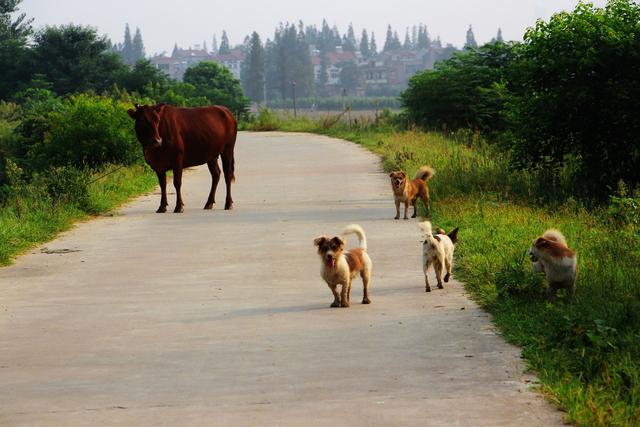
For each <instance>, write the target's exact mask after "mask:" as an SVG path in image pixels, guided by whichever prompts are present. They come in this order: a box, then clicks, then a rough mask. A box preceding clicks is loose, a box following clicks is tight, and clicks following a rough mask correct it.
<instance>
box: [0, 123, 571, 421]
mask: <svg viewBox="0 0 640 427" xmlns="http://www.w3.org/2000/svg"><path fill="white" fill-rule="evenodd" d="M236 158H237V163H236V164H237V177H238V181H237V183H236V185H235V186H234V198H235V202H236V204H235V206H236V209H235V210H233V211H230V212H225V211H223V210H221V206H220V205H221V203H220V202H223V201H224V186H223V185H221V188H219V189H218V199H217V200H218V205H216V209H215V210H213V211H204V210H202V209H201V208H202V206H204V203H205V201H206V198H207V193H208V187H209V185H210V181H209V179H210V178H209V173H208V171H207V170H206V167H205V168H199V169H195V170H193V171H191V172H188V173H187V174H186V176H185V180H184V185H183V189H184V195H185V203H186V206H185V213H184V214H181V215H178V214H173V213H166V214H155V213H154V211H155V209H156V208H157V205H158V203H159V195H158V194H157V192H156V193H154V194H150V195H146V196H143V197H141V198H139V199H137V200H136V201H134V202H133V203H131V204H129V205H127V206H126V207H124V208H122V209H121V210H119V211H118V212H117V213H116V214H115V215H114V216H112V217H107V218H101V219H97V220H93V221H89V222H86V223H82V224H79V225H78V226H77V227H75V228H74V229H73V230H71V231H69V232H67V233H64V234H63V235H62V236H60V237H59V238H58V239H56V240H55V241H53V242H50V243H48V244H46V245H43V246H42V247H40V248H37V249H35V250H33V251H31V252H32V253H31V254H27V255H25V256H23V257H21V258H20V259H18V260H17V262H16V263H15V265H13V266H11V267H8V268H3V269H0V425H1V426H17V425H28V426H39V425H52V426H74V425H131V426H140V425H154V426H155V425H169V426H186V425H198V426H201V425H211V426H254V425H265V426H405V425H407V426H412V425H416V426H456V425H460V426H469V425H486V426H498V425H545V426H546V425H554V424H561V414H560V413H559V412H558V411H556V410H555V409H553V408H552V407H551V406H550V405H549V404H547V403H546V402H545V401H544V400H543V399H542V398H541V397H540V396H539V395H537V394H535V393H533V392H531V391H529V387H530V385H531V383H532V381H533V379H532V378H531V377H528V376H526V375H524V374H523V373H522V372H523V363H522V362H521V360H520V358H519V354H520V351H519V350H518V349H517V348H514V347H512V346H510V345H508V344H506V343H505V342H504V340H503V339H502V338H501V337H500V336H499V335H496V331H495V329H494V327H493V326H492V325H491V322H490V319H489V317H488V315H487V314H485V313H484V312H483V311H481V310H480V309H479V308H478V307H477V306H476V304H474V303H473V302H472V301H470V300H469V299H468V297H467V296H466V295H465V293H464V291H463V289H462V287H461V285H460V284H458V283H454V284H451V285H449V286H447V288H446V289H445V290H444V291H438V290H436V291H434V292H432V293H431V294H426V293H424V291H423V287H424V285H423V278H422V273H421V267H420V257H421V255H420V233H419V229H418V225H417V222H416V221H415V220H411V221H393V220H392V218H393V216H394V215H395V212H394V210H395V209H394V206H393V201H392V198H391V194H390V189H389V188H388V183H387V177H386V174H384V173H382V172H381V169H380V167H379V164H378V161H377V158H376V157H375V156H373V155H372V154H370V153H368V152H367V151H365V150H363V149H361V148H360V147H358V146H356V145H353V144H350V143H347V142H344V141H339V140H335V139H330V138H326V137H321V136H312V135H304V134H280V133H268V134H250V133H249V134H248V133H244V134H241V135H240V136H239V140H238V143H237V145H236ZM436 179H437V177H436ZM174 202H175V199H174V198H173V197H171V195H170V203H174ZM170 207H171V206H170ZM351 222H356V223H359V224H361V225H362V226H363V227H364V229H365V230H366V232H367V233H368V239H369V248H370V250H369V253H370V255H371V258H372V259H373V263H374V267H373V271H374V273H373V281H372V301H373V302H372V304H371V305H361V304H359V303H358V301H359V300H360V299H361V297H362V286H361V282H359V281H356V282H355V283H354V287H353V293H352V301H353V302H356V303H355V304H353V305H352V307H351V308H348V309H335V308H329V304H330V303H331V301H332V296H331V293H330V291H329V289H328V288H327V286H326V285H325V284H324V282H323V281H322V280H321V279H320V276H319V270H320V261H319V258H318V257H317V255H316V252H315V248H314V247H313V243H312V240H313V238H314V237H315V236H316V235H319V234H323V233H327V234H336V233H339V232H340V231H341V230H342V228H343V227H344V226H345V225H346V224H348V223H351ZM464 233H465V231H464V230H461V238H462V239H464ZM350 239H353V237H350ZM354 244H355V241H354V240H350V242H349V245H354Z"/></svg>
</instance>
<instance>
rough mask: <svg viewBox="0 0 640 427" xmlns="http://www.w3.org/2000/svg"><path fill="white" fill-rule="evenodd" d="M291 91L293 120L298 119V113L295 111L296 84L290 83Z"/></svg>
mask: <svg viewBox="0 0 640 427" xmlns="http://www.w3.org/2000/svg"><path fill="white" fill-rule="evenodd" d="M291 90H292V91H293V118H294V119H295V118H297V117H298V111H297V109H296V82H291Z"/></svg>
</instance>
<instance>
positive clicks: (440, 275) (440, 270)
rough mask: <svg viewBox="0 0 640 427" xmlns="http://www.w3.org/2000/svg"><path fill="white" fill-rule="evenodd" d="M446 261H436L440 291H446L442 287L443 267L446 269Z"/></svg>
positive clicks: (435, 267) (435, 266)
mask: <svg viewBox="0 0 640 427" xmlns="http://www.w3.org/2000/svg"><path fill="white" fill-rule="evenodd" d="M443 264H444V260H436V262H435V264H434V266H433V267H434V269H435V270H436V280H437V281H438V289H444V286H442V273H443V271H442V270H443V267H444V265H443Z"/></svg>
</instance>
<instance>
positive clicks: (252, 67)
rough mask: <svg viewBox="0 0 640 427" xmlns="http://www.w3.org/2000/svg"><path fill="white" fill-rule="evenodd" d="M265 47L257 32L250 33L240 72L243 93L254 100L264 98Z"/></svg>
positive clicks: (257, 100)
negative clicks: (245, 55)
mask: <svg viewBox="0 0 640 427" xmlns="http://www.w3.org/2000/svg"><path fill="white" fill-rule="evenodd" d="M264 70H265V49H264V47H263V46H262V41H261V40H260V36H259V35H258V33H257V32H255V31H254V32H253V33H252V34H251V40H250V42H249V50H248V53H247V58H246V60H245V61H244V62H243V64H242V70H241V72H240V76H241V81H242V87H243V89H244V92H245V94H246V95H247V96H248V97H249V98H250V99H251V100H252V101H254V102H258V103H260V102H262V101H263V100H264V83H265V75H264Z"/></svg>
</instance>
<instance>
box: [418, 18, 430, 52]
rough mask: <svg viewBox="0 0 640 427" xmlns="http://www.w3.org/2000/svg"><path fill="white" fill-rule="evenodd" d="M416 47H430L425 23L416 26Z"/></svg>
mask: <svg viewBox="0 0 640 427" xmlns="http://www.w3.org/2000/svg"><path fill="white" fill-rule="evenodd" d="M416 47H417V48H418V49H429V48H430V47H431V39H430V38H429V31H428V30H427V26H426V25H422V24H420V27H419V28H418V44H417V45H416Z"/></svg>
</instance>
